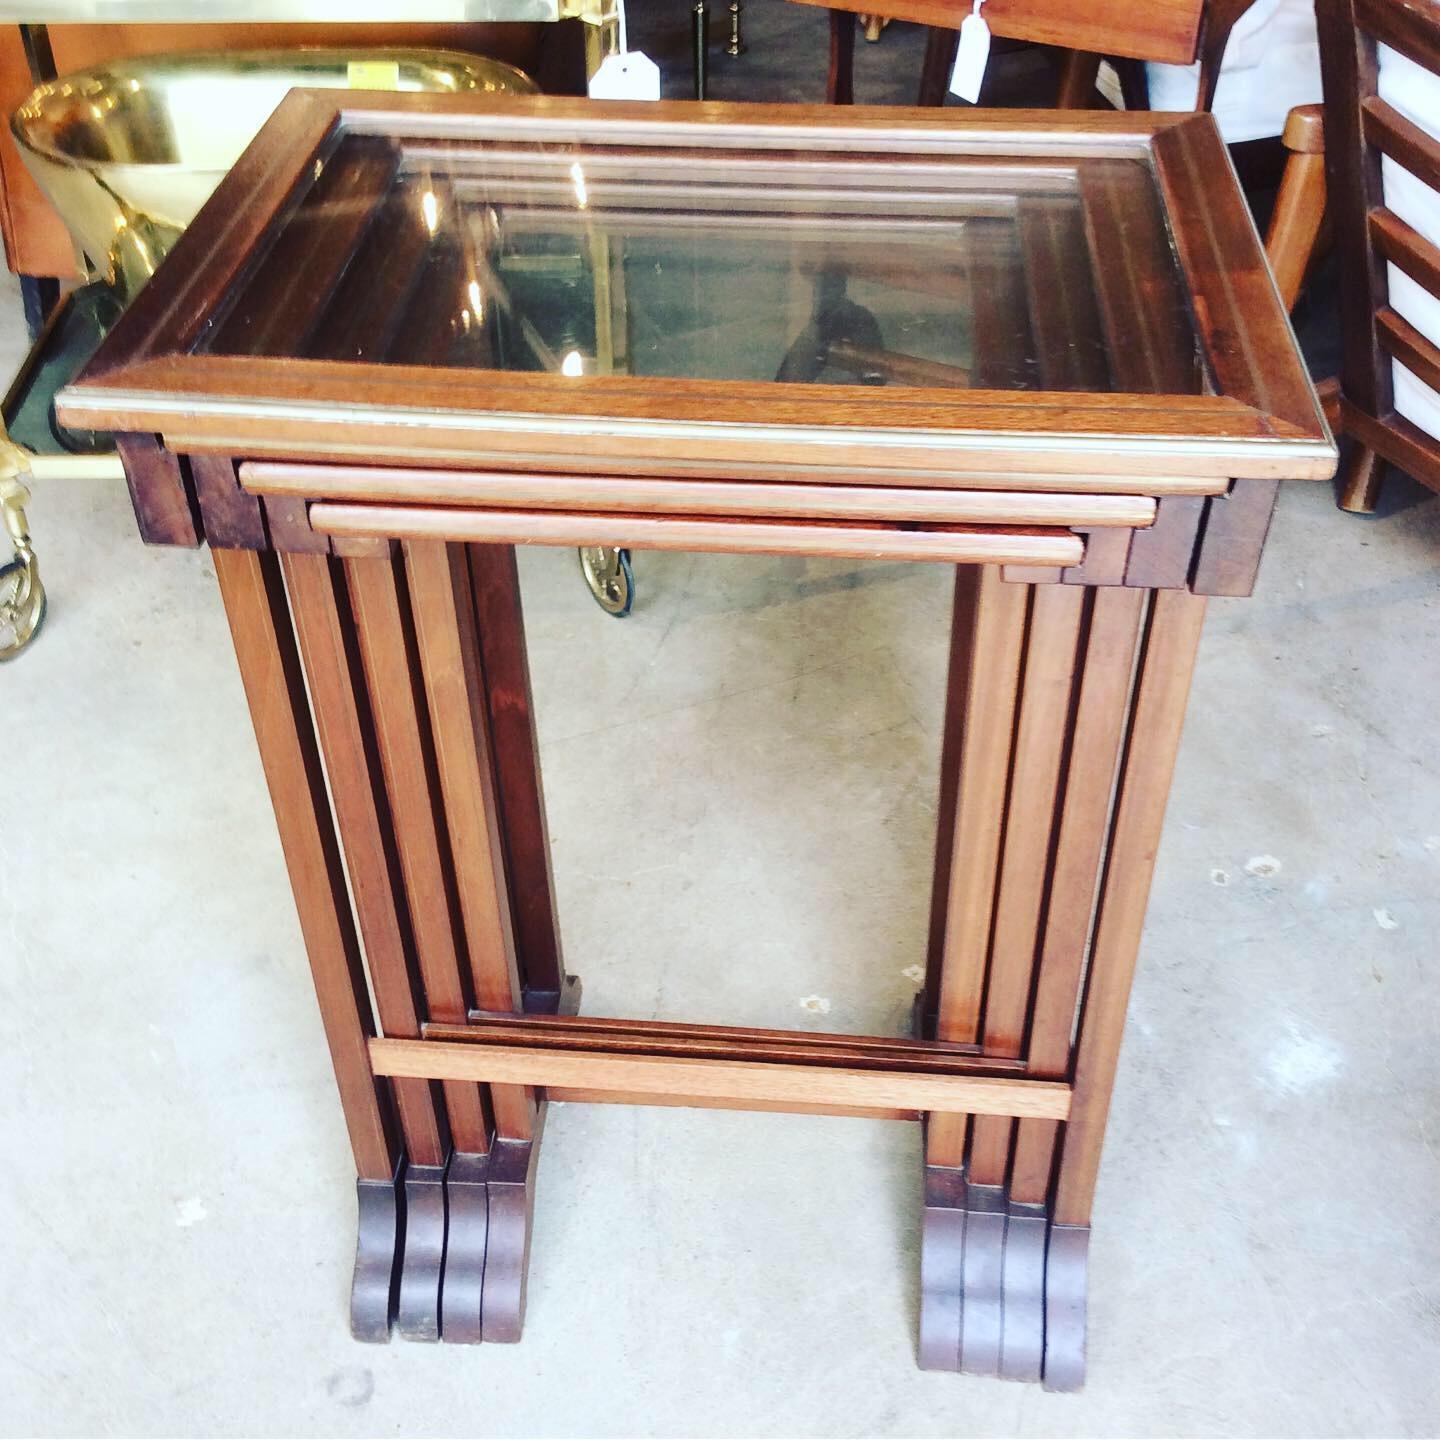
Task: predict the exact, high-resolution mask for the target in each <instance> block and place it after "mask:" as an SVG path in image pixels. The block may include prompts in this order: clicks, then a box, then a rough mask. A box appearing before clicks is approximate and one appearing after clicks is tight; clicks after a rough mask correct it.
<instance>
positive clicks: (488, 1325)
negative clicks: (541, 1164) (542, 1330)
mask: <svg viewBox="0 0 1440 1440" xmlns="http://www.w3.org/2000/svg"><path fill="white" fill-rule="evenodd" d="M543 1113H544V1112H543V1110H542V1111H541V1114H542V1115H543ZM539 1158H540V1119H539V1117H537V1119H536V1132H535V1138H534V1139H533V1140H506V1139H497V1140H496V1141H495V1148H494V1149H493V1150H492V1151H491V1152H490V1176H489V1181H488V1183H487V1186H486V1189H487V1191H488V1194H489V1202H490V1235H489V1242H488V1245H487V1248H486V1252H485V1284H484V1295H483V1298H482V1302H481V1311H480V1314H481V1331H482V1335H483V1338H484V1339H486V1340H492V1341H499V1342H501V1343H504V1344H513V1343H514V1342H515V1341H517V1340H519V1338H520V1332H521V1330H522V1328H523V1327H524V1324H525V1281H526V1277H527V1275H528V1273H529V1269H530V1225H531V1218H532V1216H533V1214H534V1208H535V1166H536V1162H537V1161H538V1160H539Z"/></svg>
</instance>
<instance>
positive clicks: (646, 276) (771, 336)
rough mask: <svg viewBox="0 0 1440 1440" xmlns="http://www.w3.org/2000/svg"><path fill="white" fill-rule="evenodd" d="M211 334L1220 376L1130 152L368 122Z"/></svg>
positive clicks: (1188, 389)
mask: <svg viewBox="0 0 1440 1440" xmlns="http://www.w3.org/2000/svg"><path fill="white" fill-rule="evenodd" d="M1142 307H1143V310H1144V314H1143V316H1140V315H1138V314H1137V313H1136V312H1137V310H1138V309H1140V308H1142ZM1137 330H1143V332H1144V335H1145V339H1144V340H1143V342H1141V348H1142V349H1143V351H1144V355H1143V356H1141V357H1140V363H1137V356H1136V354H1135V353H1134V350H1135V346H1136V334H1135V332H1136V331H1137ZM197 348H199V349H201V350H205V351H209V352H210V353H214V354H258V355H291V356H308V357H312V358H323V359H330V360H345V359H352V360H363V361H368V362H387V363H401V364H404V363H409V364H425V365H432V366H437V365H438V366H450V367H462V368H477V369H489V370H501V371H511V372H523V371H531V372H546V373H552V374H559V375H574V376H581V375H632V376H646V377H670V378H682V379H693V380H701V381H719V382H734V381H771V380H773V381H782V382H783V381H803V382H820V383H834V384H839V385H871V386H887V385H889V386H894V385H901V386H912V387H921V388H925V389H930V390H940V389H961V388H982V389H1005V390H1062V391H1063V390H1070V391H1102V392H1107V391H1126V392H1132V393H1133V392H1142V393H1144V392H1149V393H1178V394H1192V393H1197V392H1198V391H1199V390H1200V389H1201V388H1202V384H1203V372H1202V369H1201V366H1200V363H1199V360H1198V358H1197V357H1198V348H1197V344H1196V339H1195V333H1194V329H1193V326H1192V323H1191V319H1190V315H1189V312H1188V305H1187V300H1186V293H1185V288H1184V285H1183V282H1182V280H1181V277H1180V274H1179V271H1178V268H1177V266H1176V262H1175V258H1174V250H1173V247H1172V246H1171V244H1170V242H1169V236H1168V232H1167V230H1166V226H1165V220H1164V216H1163V213H1162V209H1161V206H1160V202H1159V196H1158V192H1157V189H1156V186H1155V183H1154V177H1153V175H1152V173H1151V170H1150V168H1149V166H1148V164H1147V162H1146V161H1145V160H1143V159H1130V158H1122V159H1075V160H1068V161H1057V160H1056V159H1054V158H1048V159H1034V158H1024V157H1018V156H1017V157H1005V156H998V157H990V156H987V157H984V158H977V157H965V156H959V157H956V156H944V155H936V156H925V155H918V156H917V155H913V154H912V155H883V154H868V153H846V152H840V151H836V152H814V153H805V152H800V151H794V150H753V151H747V150H733V149H720V148H716V149H713V150H709V149H690V150H683V149H675V148H661V147H655V148H650V149H644V148H636V147H633V146H619V145H613V146H611V145H599V144H585V143H573V144H543V145H542V144H536V143H504V142H500V141H498V140H485V141H474V142H465V143H463V144H457V143H455V142H449V141H436V142H430V143H420V142H413V143H397V142H393V141H390V140H381V139H378V138H375V137H371V136H349V137H347V138H345V139H344V140H342V142H341V143H340V144H339V145H338V147H337V148H336V149H335V151H334V152H333V154H332V155H331V156H330V158H329V159H328V160H327V161H326V162H324V164H323V165H318V166H317V167H316V170H315V175H314V178H313V182H312V183H311V185H310V186H309V188H308V189H307V191H306V193H305V194H304V195H302V196H301V198H300V199H299V201H298V203H297V204H295V205H294V206H292V207H291V208H290V210H289V211H288V213H287V214H286V215H285V216H284V218H283V219H282V220H281V222H280V223H279V225H278V226H277V228H276V231H275V233H274V234H273V235H272V237H271V239H270V242H269V246H268V248H267V250H266V251H265V252H264V253H263V254H262V255H261V257H260V259H259V261H258V263H257V264H256V265H255V266H254V267H253V268H252V269H251V270H250V271H249V273H248V274H247V275H246V276H245V277H243V279H242V280H241V282H240V284H239V285H238V287H237V289H236V291H235V293H233V294H232V295H231V296H230V297H229V301H228V303H227V305H226V306H225V307H224V308H223V309H222V310H221V311H220V312H219V314H218V315H217V316H216V317H215V319H214V320H213V321H212V323H211V324H210V325H209V326H208V327H207V329H206V331H205V333H204V334H202V336H201V337H200V340H199V342H198V347H197Z"/></svg>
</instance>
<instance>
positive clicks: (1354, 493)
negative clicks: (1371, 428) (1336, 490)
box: [1340, 443, 1385, 515]
mask: <svg viewBox="0 0 1440 1440" xmlns="http://www.w3.org/2000/svg"><path fill="white" fill-rule="evenodd" d="M1384 479H1385V462H1384V461H1383V460H1382V459H1381V458H1380V457H1379V456H1378V455H1377V454H1376V453H1375V452H1374V451H1373V450H1371V449H1370V448H1369V447H1368V446H1366V445H1361V444H1359V443H1356V444H1355V445H1354V446H1353V447H1352V448H1351V451H1350V454H1349V456H1348V457H1347V459H1346V461H1345V468H1344V469H1343V470H1342V471H1341V472H1340V508H1341V509H1342V510H1349V511H1352V512H1353V513H1355V514H1357V515H1368V514H1369V513H1370V512H1371V511H1372V510H1374V508H1375V507H1376V506H1377V505H1378V504H1379V503H1380V486H1381V484H1382V483H1383V481H1384Z"/></svg>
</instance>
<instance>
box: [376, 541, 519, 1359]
mask: <svg viewBox="0 0 1440 1440" xmlns="http://www.w3.org/2000/svg"><path fill="white" fill-rule="evenodd" d="M405 570H406V575H407V578H408V581H409V588H410V601H411V605H412V607H413V613H414V619H415V634H416V639H417V642H418V650H419V660H420V671H421V675H422V677H423V685H424V693H425V699H426V702H427V704H428V709H429V717H430V727H431V732H432V735H433V739H434V748H435V756H436V762H437V770H438V775H439V783H440V791H441V797H442V804H443V817H444V822H445V824H446V827H447V829H448V832H449V840H450V850H451V855H452V858H453V872H454V875H455V880H456V885H457V888H458V890H459V900H460V914H461V920H462V925H463V933H464V940H465V945H466V949H467V952H468V955H469V961H470V979H471V982H472V984H473V987H474V995H475V1002H476V1005H477V1006H478V1008H479V1009H481V1010H482V1011H488V1012H491V1013H506V1012H511V1013H516V1014H518V1013H520V1012H521V1011H522V1009H523V995H522V991H521V986H520V973H519V966H518V962H517V959H516V951H515V933H514V928H513V923H512V907H511V901H510V892H509V881H508V877H507V875H506V869H505V851H504V845H503V841H502V839H501V817H500V806H499V799H498V795H497V789H496V782H495V771H494V759H493V746H492V743H491V738H490V715H489V710H488V707H487V704H486V697H485V689H484V682H483V679H482V676H481V673H480V665H481V654H480V644H479V638H478V636H477V634H476V630H475V598H474V594H473V592H472V588H471V578H470V569H469V564H468V561H467V556H466V550H465V547H464V546H461V545H454V544H448V543H446V542H444V541H409V542H407V543H406V545H405ZM532 743H533V742H532ZM490 1094H491V1098H492V1103H493V1105H494V1110H495V1129H496V1139H495V1145H494V1153H493V1154H492V1155H491V1159H490V1173H489V1176H488V1186H489V1199H490V1233H489V1241H488V1246H489V1248H488V1250H487V1254H486V1259H485V1292H484V1305H483V1311H482V1315H483V1334H484V1338H485V1339H487V1340H508V1341H514V1340H519V1338H520V1331H521V1327H522V1325H523V1322H524V1311H525V1278H526V1272H527V1269H528V1263H529V1251H530V1222H531V1206H532V1201H533V1194H534V1183H533V1182H534V1173H535V1162H536V1160H537V1158H538V1148H537V1144H536V1142H537V1141H538V1139H539V1128H540V1127H539V1116H538V1114H537V1105H536V1096H535V1091H534V1090H533V1088H531V1087H530V1086H525V1085H508V1084H507V1085H499V1084H497V1085H493V1086H491V1087H490Z"/></svg>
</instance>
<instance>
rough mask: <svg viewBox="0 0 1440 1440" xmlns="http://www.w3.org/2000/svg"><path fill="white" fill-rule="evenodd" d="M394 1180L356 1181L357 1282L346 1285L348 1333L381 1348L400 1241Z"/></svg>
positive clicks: (386, 1335) (400, 1222) (391, 1304)
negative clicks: (348, 1315)
mask: <svg viewBox="0 0 1440 1440" xmlns="http://www.w3.org/2000/svg"><path fill="white" fill-rule="evenodd" d="M398 1188H399V1186H398V1180H357V1181H356V1182H355V1194H356V1198H357V1200H358V1202H359V1207H360V1223H359V1226H358V1228H357V1230H356V1236H355V1278H354V1280H353V1281H352V1282H351V1285H350V1333H351V1334H352V1335H353V1336H354V1337H355V1338H356V1339H357V1340H365V1341H369V1342H371V1343H374V1344H383V1343H384V1342H385V1341H386V1340H388V1339H389V1338H390V1320H391V1317H392V1316H393V1315H394V1314H395V1296H396V1290H397V1288H398V1265H397V1263H396V1262H397V1259H398V1256H399V1252H400V1244H401V1241H402V1239H403V1220H402V1215H403V1212H402V1210H401V1206H400V1199H399V1193H398Z"/></svg>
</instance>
